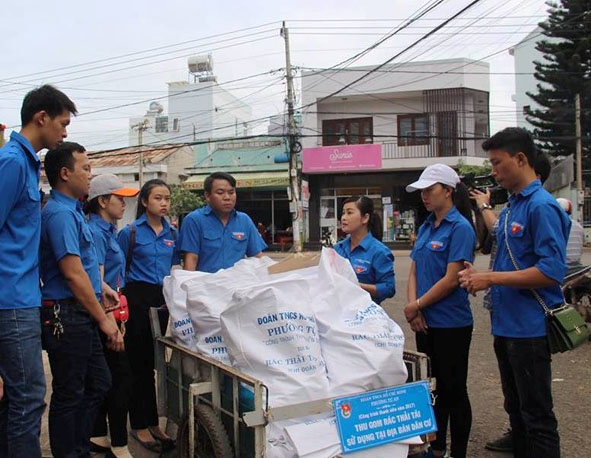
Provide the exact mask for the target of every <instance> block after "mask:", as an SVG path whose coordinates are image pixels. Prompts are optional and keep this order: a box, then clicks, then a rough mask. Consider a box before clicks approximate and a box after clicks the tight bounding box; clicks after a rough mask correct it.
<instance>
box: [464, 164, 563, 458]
mask: <svg viewBox="0 0 591 458" xmlns="http://www.w3.org/2000/svg"><path fill="white" fill-rule="evenodd" d="M551 169H552V165H551V164H550V159H548V156H546V155H545V154H543V153H539V154H538V156H537V157H536V160H535V162H534V170H535V172H536V176H537V177H538V179H539V180H540V181H541V183H542V184H544V183H545V182H546V180H547V179H548V177H549V176H550V171H551ZM470 198H471V199H472V200H474V201H475V202H476V208H477V209H478V211H477V212H476V219H477V220H478V219H480V220H482V221H483V222H484V225H485V227H486V229H487V230H488V239H489V252H490V262H489V266H488V268H489V269H490V270H492V268H493V265H494V262H495V257H496V254H497V235H496V234H497V228H498V225H499V217H498V214H497V213H496V212H495V211H494V210H493V206H492V205H491V193H490V190H489V189H488V188H487V189H485V190H484V191H481V190H480V189H477V188H472V189H470ZM477 226H478V224H477ZM480 226H481V225H480ZM482 305H483V307H484V308H486V309H487V310H489V311H492V299H491V291H490V288H488V289H487V290H486V291H485V292H484V298H483V300H482ZM484 447H485V448H487V449H488V450H493V451H496V452H512V451H513V435H512V432H511V429H510V428H509V429H508V430H507V431H506V432H505V433H504V434H502V435H501V436H499V437H497V438H496V439H492V440H490V441H488V442H487V443H486V444H485V446H484Z"/></svg>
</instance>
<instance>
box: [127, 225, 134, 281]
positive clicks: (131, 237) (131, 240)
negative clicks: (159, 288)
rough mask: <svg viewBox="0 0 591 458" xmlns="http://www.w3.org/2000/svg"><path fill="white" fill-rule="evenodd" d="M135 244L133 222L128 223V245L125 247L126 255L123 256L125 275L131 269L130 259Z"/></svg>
mask: <svg viewBox="0 0 591 458" xmlns="http://www.w3.org/2000/svg"><path fill="white" fill-rule="evenodd" d="M134 245H135V226H134V225H133V223H131V224H130V225H129V246H128V247H127V255H126V256H125V276H127V275H128V274H129V270H130V269H131V260H132V258H133V247H134Z"/></svg>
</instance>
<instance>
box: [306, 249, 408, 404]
mask: <svg viewBox="0 0 591 458" xmlns="http://www.w3.org/2000/svg"><path fill="white" fill-rule="evenodd" d="M310 287H311V293H312V296H313V298H314V313H315V315H316V321H317V323H318V329H319V331H320V344H321V346H322V354H323V356H324V360H325V361H326V369H327V373H328V380H329V384H330V394H331V396H332V397H336V396H342V395H346V394H351V393H355V392H360V391H370V390H376V389H380V388H384V387H387V386H393V385H400V384H403V383H405V382H406V378H407V370H406V366H405V364H404V360H403V355H402V353H403V350H404V333H403V332H402V329H400V326H398V324H396V322H394V321H393V320H392V319H391V318H390V317H389V316H388V314H387V313H386V312H385V311H384V309H383V308H382V307H380V306H379V305H377V304H376V303H374V302H373V301H372V299H371V296H370V294H369V293H368V292H367V291H365V290H363V289H361V287H360V286H359V285H358V283H357V277H356V276H355V272H354V271H353V268H352V267H351V264H350V263H349V261H347V260H346V259H344V258H343V257H341V256H339V255H338V254H337V253H336V251H334V250H333V249H328V248H323V250H322V256H321V260H320V265H319V273H318V279H317V280H316V281H314V282H311V283H310Z"/></svg>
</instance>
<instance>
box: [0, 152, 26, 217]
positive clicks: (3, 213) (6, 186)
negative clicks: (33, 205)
mask: <svg viewBox="0 0 591 458" xmlns="http://www.w3.org/2000/svg"><path fill="white" fill-rule="evenodd" d="M4 154H6V155H8V153H4ZM0 176H1V177H2V179H1V180H0V196H2V199H0V228H2V227H3V226H4V223H6V220H7V219H8V217H9V216H10V212H12V209H13V207H14V205H15V204H16V200H17V199H18V197H19V192H20V190H21V189H22V187H23V186H24V184H25V171H24V169H23V167H22V166H21V165H20V164H19V162H18V161H17V160H16V159H15V158H14V157H5V158H2V160H0Z"/></svg>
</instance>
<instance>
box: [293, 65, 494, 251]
mask: <svg viewBox="0 0 591 458" xmlns="http://www.w3.org/2000/svg"><path fill="white" fill-rule="evenodd" d="M362 77H363V78H362ZM360 78H362V79H360ZM343 88H345V89H343ZM302 106H303V109H302V115H303V119H302V145H303V147H304V148H303V151H302V172H303V174H304V176H305V177H306V178H307V180H308V182H309V191H310V196H311V197H310V202H309V209H308V212H307V213H306V215H305V216H306V218H305V219H306V220H307V227H306V232H307V234H309V235H308V237H307V239H306V240H308V241H318V240H320V237H321V236H326V234H330V236H331V238H332V239H333V240H336V239H338V238H340V237H341V236H342V235H343V234H342V233H341V232H340V215H341V207H342V202H343V201H344V199H345V198H347V197H348V196H351V195H353V194H363V195H368V196H370V197H371V198H373V199H374V203H375V208H376V210H377V211H379V212H380V213H381V214H382V216H383V220H384V241H388V242H391V241H395V240H405V239H408V238H409V237H410V234H411V233H412V232H413V231H414V230H415V227H416V224H417V223H418V222H419V221H421V220H422V219H423V218H424V216H425V210H424V207H423V205H422V202H421V198H420V193H412V194H409V193H407V192H406V191H405V187H406V185H407V184H409V183H411V182H412V181H414V180H416V179H417V178H418V176H419V175H420V173H421V171H422V170H423V169H424V168H425V167H426V166H428V165H430V164H433V163H437V162H440V163H444V164H447V165H449V166H452V167H455V166H458V165H459V164H461V163H463V164H466V165H483V163H484V160H485V159H486V154H485V153H484V152H483V151H482V149H481V144H482V142H483V141H484V139H485V138H487V137H488V136H489V69H488V64H487V63H484V62H478V61H473V60H469V59H447V60H437V61H428V62H411V63H403V64H392V65H388V66H385V67H382V68H380V69H376V67H355V68H347V69H342V70H322V71H308V72H304V73H303V74H302Z"/></svg>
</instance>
